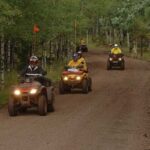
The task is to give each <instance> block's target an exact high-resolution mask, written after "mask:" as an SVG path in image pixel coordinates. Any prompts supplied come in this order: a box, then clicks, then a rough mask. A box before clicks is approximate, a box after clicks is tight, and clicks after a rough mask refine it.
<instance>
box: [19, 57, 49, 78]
mask: <svg viewBox="0 0 150 150" xmlns="http://www.w3.org/2000/svg"><path fill="white" fill-rule="evenodd" d="M38 63H39V59H38V57H37V56H31V57H30V59H29V65H28V66H27V67H26V68H25V69H24V70H23V71H22V73H21V76H25V75H26V74H40V75H46V71H44V70H43V69H42V67H40V66H39V65H38Z"/></svg>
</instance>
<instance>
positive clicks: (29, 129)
mask: <svg viewBox="0 0 150 150" xmlns="http://www.w3.org/2000/svg"><path fill="white" fill-rule="evenodd" d="M86 58H87V60H88V61H89V70H90V72H91V76H92V78H93V91H92V92H91V93H89V94H87V95H84V94H81V93H73V94H67V95H62V96H61V95H56V102H55V107H56V111H55V112H54V113H49V114H48V116H46V117H41V116H38V115H37V114H36V113H35V112H30V113H28V114H22V115H20V116H17V117H14V118H11V117H9V116H8V113H7V108H3V109H2V110H0V150H10V149H11V150H150V98H149V97H150V67H149V65H150V63H148V62H144V61H140V60H135V59H131V58H126V70H125V71H120V70H112V71H107V70H106V59H107V55H104V54H100V53H99V52H90V53H89V54H88V55H87V57H86Z"/></svg>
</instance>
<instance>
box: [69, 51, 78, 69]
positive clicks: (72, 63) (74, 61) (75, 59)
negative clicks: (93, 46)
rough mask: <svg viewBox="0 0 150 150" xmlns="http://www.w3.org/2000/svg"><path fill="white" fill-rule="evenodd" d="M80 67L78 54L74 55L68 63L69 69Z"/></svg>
mask: <svg viewBox="0 0 150 150" xmlns="http://www.w3.org/2000/svg"><path fill="white" fill-rule="evenodd" d="M79 65H80V62H79V58H78V54H77V53H74V54H73V56H72V60H70V62H69V63H68V66H69V67H78V66H79Z"/></svg>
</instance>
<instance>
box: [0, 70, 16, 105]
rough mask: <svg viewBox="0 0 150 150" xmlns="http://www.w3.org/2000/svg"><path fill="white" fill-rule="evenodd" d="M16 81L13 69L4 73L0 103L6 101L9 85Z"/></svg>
mask: <svg viewBox="0 0 150 150" xmlns="http://www.w3.org/2000/svg"><path fill="white" fill-rule="evenodd" d="M15 83H17V73H16V72H15V71H11V72H9V73H8V72H6V73H5V87H4V88H3V89H1V90H0V105H4V104H6V103H7V101H8V98H9V89H10V86H11V85H13V84H15Z"/></svg>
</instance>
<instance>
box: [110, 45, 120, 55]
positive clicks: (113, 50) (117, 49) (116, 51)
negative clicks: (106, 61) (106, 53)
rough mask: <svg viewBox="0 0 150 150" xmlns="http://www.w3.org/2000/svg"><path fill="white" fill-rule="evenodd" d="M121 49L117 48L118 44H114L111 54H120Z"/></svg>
mask: <svg viewBox="0 0 150 150" xmlns="http://www.w3.org/2000/svg"><path fill="white" fill-rule="evenodd" d="M121 53H122V52H121V49H120V48H119V46H118V44H114V48H112V49H111V54H116V55H117V54H121Z"/></svg>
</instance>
